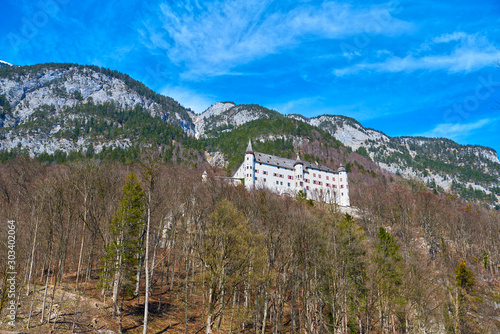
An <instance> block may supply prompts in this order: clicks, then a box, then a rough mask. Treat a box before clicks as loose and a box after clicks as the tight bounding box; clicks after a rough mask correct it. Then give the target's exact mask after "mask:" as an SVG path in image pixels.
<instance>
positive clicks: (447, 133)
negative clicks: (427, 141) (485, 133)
mask: <svg viewBox="0 0 500 334" xmlns="http://www.w3.org/2000/svg"><path fill="white" fill-rule="evenodd" d="M497 121H498V119H489V118H486V119H480V120H478V121H476V122H473V123H464V124H456V123H443V124H438V125H437V126H436V127H435V128H434V129H432V130H429V131H427V132H424V133H420V134H416V136H423V137H434V138H449V139H453V140H460V139H462V138H466V137H467V136H469V135H470V134H471V133H472V132H474V131H476V130H479V129H482V128H484V127H485V126H487V125H492V124H493V123H496V122H497Z"/></svg>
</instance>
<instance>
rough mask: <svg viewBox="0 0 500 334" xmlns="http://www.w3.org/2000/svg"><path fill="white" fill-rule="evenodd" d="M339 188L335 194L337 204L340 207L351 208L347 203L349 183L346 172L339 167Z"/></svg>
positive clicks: (348, 202) (342, 167)
mask: <svg viewBox="0 0 500 334" xmlns="http://www.w3.org/2000/svg"><path fill="white" fill-rule="evenodd" d="M338 172H339V185H340V186H339V188H340V189H338V193H337V204H338V205H341V206H351V202H350V201H349V183H348V181H347V171H346V169H345V167H344V166H342V165H340V167H339V169H338Z"/></svg>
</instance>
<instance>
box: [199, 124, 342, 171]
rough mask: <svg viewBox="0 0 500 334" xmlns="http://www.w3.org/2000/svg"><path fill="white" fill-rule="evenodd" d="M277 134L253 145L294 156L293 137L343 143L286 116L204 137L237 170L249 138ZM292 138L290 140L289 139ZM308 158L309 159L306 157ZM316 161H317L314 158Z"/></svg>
mask: <svg viewBox="0 0 500 334" xmlns="http://www.w3.org/2000/svg"><path fill="white" fill-rule="evenodd" d="M272 135H275V136H276V137H278V138H276V139H274V140H271V139H268V140H266V141H264V142H261V141H260V140H254V141H253V148H254V150H256V151H259V152H265V153H267V154H272V155H278V156H281V157H285V158H292V156H293V154H294V153H295V152H294V146H293V142H292V140H291V138H292V137H293V136H299V137H303V138H308V139H315V138H316V139H318V140H321V141H322V143H323V144H324V145H330V146H331V147H334V148H339V147H340V146H342V144H341V143H340V142H339V141H337V140H336V139H335V138H334V137H332V136H331V135H329V134H328V133H326V132H323V131H321V130H318V129H317V128H315V127H313V126H310V125H308V124H306V123H304V122H299V121H296V120H294V119H289V118H285V117H275V118H271V119H259V120H255V121H251V122H248V123H245V124H244V125H242V126H240V127H238V128H237V129H234V130H233V131H231V132H224V133H222V134H221V135H220V136H219V137H217V138H206V139H202V140H200V142H201V143H202V145H201V146H202V147H205V148H206V149H207V150H208V151H217V150H218V151H221V152H222V153H224V155H225V156H226V158H227V159H228V160H229V164H228V170H231V171H232V170H234V169H236V168H237V167H238V166H239V165H240V164H241V163H242V162H243V153H244V152H245V149H246V146H247V144H248V139H255V138H261V137H268V136H272ZM286 138H289V139H286ZM305 159H306V160H307V158H305ZM313 161H314V160H313Z"/></svg>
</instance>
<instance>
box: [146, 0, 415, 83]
mask: <svg viewBox="0 0 500 334" xmlns="http://www.w3.org/2000/svg"><path fill="white" fill-rule="evenodd" d="M278 4H279V5H278ZM283 4H285V5H284V6H283ZM160 8H161V13H162V17H161V23H160V25H158V24H156V25H154V24H152V23H151V22H150V21H148V22H144V27H142V28H140V29H139V32H140V34H141V36H142V38H143V43H144V44H145V45H146V46H147V47H149V48H151V49H158V48H159V49H163V50H165V51H166V53H167V55H168V57H169V59H170V60H171V61H173V62H174V63H177V64H179V65H180V66H184V67H185V70H184V77H186V78H190V79H193V78H196V76H217V75H224V74H234V73H233V70H234V68H235V67H237V66H238V65H241V64H246V63H248V62H250V61H252V60H255V59H259V58H261V57H264V56H266V55H270V54H275V53H279V52H280V51H283V50H285V49H290V48H296V47H297V46H299V45H301V43H302V41H303V39H306V40H308V39H311V38H313V39H314V38H323V39H335V38H344V37H346V36H351V35H354V34H358V33H361V32H364V31H365V30H366V25H367V22H368V21H369V20H374V17H379V16H382V15H383V12H384V10H385V11H386V9H384V8H382V7H373V8H356V9H355V8H353V7H352V6H351V5H348V4H340V3H337V2H330V1H327V2H324V3H323V4H322V5H321V6H315V7H314V6H312V5H309V4H307V3H302V4H299V5H291V4H288V3H285V2H283V3H277V2H275V1H270V0H267V1H266V0H258V1H257V0H248V1H217V2H214V3H209V4H205V3H203V4H200V3H198V2H194V3H192V2H188V4H187V5H180V4H177V5H173V4H167V3H164V4H162V5H161V6H160ZM409 29H412V24H410V23H408V22H404V21H401V20H397V19H393V20H391V24H390V25H389V24H388V25H384V26H380V27H379V29H378V31H376V33H378V34H385V35H391V36H394V35H397V34H401V33H404V32H405V31H408V30H409Z"/></svg>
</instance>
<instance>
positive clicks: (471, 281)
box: [455, 261, 476, 292]
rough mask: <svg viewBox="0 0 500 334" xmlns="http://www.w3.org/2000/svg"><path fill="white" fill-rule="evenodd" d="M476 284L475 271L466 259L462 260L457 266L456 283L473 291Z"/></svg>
mask: <svg viewBox="0 0 500 334" xmlns="http://www.w3.org/2000/svg"><path fill="white" fill-rule="evenodd" d="M475 284H476V277H475V276H474V273H473V272H472V270H470V269H469V268H467V265H466V264H465V261H460V262H459V263H458V266H457V267H456V268H455V285H456V286H458V287H461V288H462V289H465V290H467V291H468V292H471V291H473V289H474V285H475Z"/></svg>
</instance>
